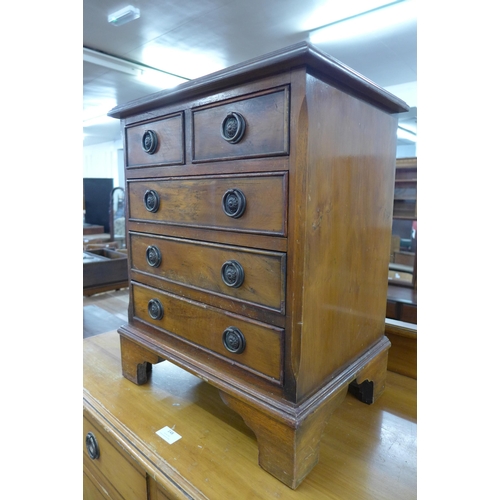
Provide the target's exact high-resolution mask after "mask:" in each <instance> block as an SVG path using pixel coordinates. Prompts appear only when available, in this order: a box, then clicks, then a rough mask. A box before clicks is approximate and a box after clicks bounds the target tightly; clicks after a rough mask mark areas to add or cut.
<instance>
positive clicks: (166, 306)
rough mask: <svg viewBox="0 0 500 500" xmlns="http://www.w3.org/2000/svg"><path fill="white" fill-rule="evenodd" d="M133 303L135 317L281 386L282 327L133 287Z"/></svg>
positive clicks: (138, 286)
mask: <svg viewBox="0 0 500 500" xmlns="http://www.w3.org/2000/svg"><path fill="white" fill-rule="evenodd" d="M132 300H133V308H134V309H133V310H134V316H135V317H136V318H138V319H140V320H142V321H145V322H147V323H149V324H151V325H153V326H156V327H158V328H161V329H163V330H166V331H167V332H169V333H172V334H174V335H176V336H177V337H180V338H182V339H185V340H187V341H189V342H191V343H194V344H196V345H198V346H201V347H203V348H205V349H207V350H209V351H211V352H212V353H215V354H217V355H219V356H220V357H222V358H223V359H226V360H227V361H229V362H230V363H231V364H233V365H234V364H238V365H239V366H240V367H242V368H244V369H249V370H250V371H252V372H254V373H256V374H258V375H261V376H264V377H265V378H267V379H268V380H271V381H272V382H275V383H278V384H280V385H281V384H282V343H283V330H282V329H281V328H277V327H272V326H268V325H265V324H263V323H257V322H251V321H247V320H246V319H245V318H243V317H241V316H236V315H233V314H229V313H225V312H224V311H222V310H220V309H216V308H213V307H209V306H206V305H204V304H200V303H198V302H194V301H190V300H186V299H182V298H180V297H177V296H175V295H172V294H169V293H165V292H161V291H159V290H156V289H153V288H146V287H143V286H140V285H133V286H132ZM224 342H226V345H227V346H228V347H226V345H225V344H224Z"/></svg>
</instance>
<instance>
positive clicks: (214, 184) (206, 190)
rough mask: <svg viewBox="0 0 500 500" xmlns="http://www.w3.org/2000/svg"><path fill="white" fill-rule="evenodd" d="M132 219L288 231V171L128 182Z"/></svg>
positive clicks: (277, 233)
mask: <svg viewBox="0 0 500 500" xmlns="http://www.w3.org/2000/svg"><path fill="white" fill-rule="evenodd" d="M128 194H129V217H130V220H133V221H147V222H154V223H157V224H175V225H183V226H191V227H203V228H211V229H221V230H231V231H242V232H254V233H263V234H273V235H280V236H284V235H286V209H287V203H286V199H287V174H286V173H284V172H282V173H276V174H267V175H266V174H264V175H245V176H238V175H234V176H213V177H212V176H206V177H197V178H192V177H177V178H168V179H163V180H148V181H144V180H141V181H129V182H128Z"/></svg>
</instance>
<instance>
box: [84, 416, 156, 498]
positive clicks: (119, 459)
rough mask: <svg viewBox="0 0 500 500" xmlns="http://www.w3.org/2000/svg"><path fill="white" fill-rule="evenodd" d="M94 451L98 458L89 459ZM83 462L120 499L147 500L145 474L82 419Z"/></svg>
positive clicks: (97, 430)
mask: <svg viewBox="0 0 500 500" xmlns="http://www.w3.org/2000/svg"><path fill="white" fill-rule="evenodd" d="M87 443H88V444H87ZM88 446H89V447H90V452H89V448H88ZM95 450H98V456H95V458H91V456H90V453H93V452H94V451H95ZM83 460H84V464H85V465H86V467H88V468H89V470H90V471H92V470H93V469H94V468H95V469H96V470H97V471H98V472H99V473H100V474H102V475H103V476H104V477H105V478H106V480H107V481H109V482H110V483H111V484H112V485H113V487H114V488H116V490H117V491H118V493H119V494H120V495H121V496H122V498H124V499H126V500H141V499H144V500H146V499H147V484H146V481H147V480H146V473H145V472H144V471H143V472H139V470H138V469H137V468H136V467H134V466H133V465H132V463H131V462H129V461H128V460H127V459H126V458H125V457H124V456H123V455H122V453H120V452H119V451H118V450H117V448H115V446H114V445H112V444H111V442H110V441H108V439H107V438H106V437H104V435H103V434H102V433H101V431H100V430H99V429H98V428H97V427H96V426H94V425H93V424H92V423H91V422H89V421H88V420H87V419H86V418H84V419H83ZM111 496H113V495H111Z"/></svg>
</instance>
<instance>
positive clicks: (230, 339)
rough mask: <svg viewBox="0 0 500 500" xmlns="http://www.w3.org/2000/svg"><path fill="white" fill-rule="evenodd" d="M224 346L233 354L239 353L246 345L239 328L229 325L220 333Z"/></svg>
mask: <svg viewBox="0 0 500 500" xmlns="http://www.w3.org/2000/svg"><path fill="white" fill-rule="evenodd" d="M222 343H223V344H224V347H225V348H226V349H227V350H228V351H229V352H231V353H233V354H241V353H242V352H243V351H244V350H245V347H246V340H245V336H244V335H243V333H241V330H239V329H238V328H236V327H235V326H230V327H228V328H226V329H225V330H224V333H223V334H222Z"/></svg>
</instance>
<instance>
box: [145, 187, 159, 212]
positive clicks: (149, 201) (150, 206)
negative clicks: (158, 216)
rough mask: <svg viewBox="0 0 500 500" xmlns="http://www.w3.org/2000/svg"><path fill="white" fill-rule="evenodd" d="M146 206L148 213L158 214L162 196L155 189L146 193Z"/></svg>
mask: <svg viewBox="0 0 500 500" xmlns="http://www.w3.org/2000/svg"><path fill="white" fill-rule="evenodd" d="M144 206H145V207H146V210H147V211H148V212H153V213H155V212H158V209H159V208H160V196H159V195H158V193H157V192H156V191H155V190H154V189H148V190H147V191H146V192H145V193H144Z"/></svg>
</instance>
